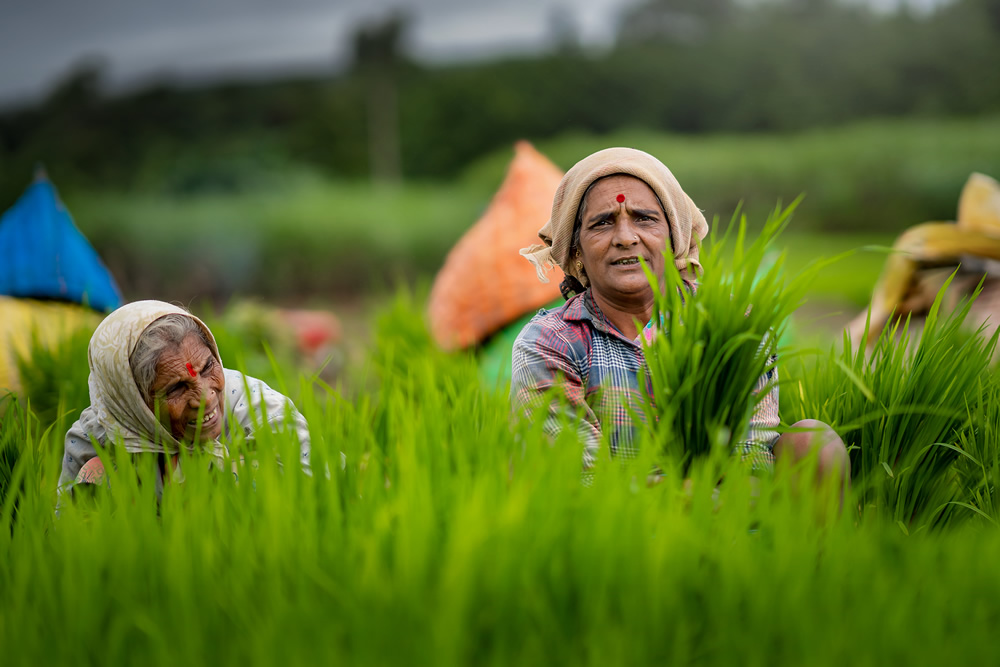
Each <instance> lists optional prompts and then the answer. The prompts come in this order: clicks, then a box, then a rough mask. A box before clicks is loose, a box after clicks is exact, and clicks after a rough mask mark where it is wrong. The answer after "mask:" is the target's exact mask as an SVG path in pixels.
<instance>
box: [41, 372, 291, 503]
mask: <svg viewBox="0 0 1000 667" xmlns="http://www.w3.org/2000/svg"><path fill="white" fill-rule="evenodd" d="M225 377H226V388H225V419H224V422H223V424H224V426H223V431H222V436H221V438H220V440H223V441H227V442H228V441H229V440H230V438H231V437H232V433H231V432H230V427H231V426H233V425H238V426H240V427H242V428H243V433H244V435H246V436H247V437H248V438H252V436H253V433H254V432H255V431H256V430H257V428H259V427H260V426H262V425H263V424H264V423H266V425H267V426H268V428H270V429H271V430H272V431H274V430H278V429H280V428H282V427H283V426H284V424H285V420H286V414H287V412H286V411H287V410H290V411H291V420H290V424H289V425H294V428H295V434H296V435H297V436H298V438H299V451H300V455H299V462H300V464H301V466H302V469H303V470H304V471H306V472H307V473H308V472H310V467H309V452H310V440H309V424H308V423H307V422H306V420H305V417H303V416H302V415H301V414H300V413H299V411H298V410H296V409H295V406H294V405H293V404H292V401H291V399H289V398H288V397H287V396H285V395H283V394H281V393H279V392H277V391H275V390H274V389H271V388H270V387H269V386H267V384H265V383H264V382H262V381H260V380H258V379H257V378H253V377H250V376H248V375H243V373H240V372H239V371H234V370H230V369H228V368H227V369H225ZM265 415H266V422H262V420H263V419H264V416H265ZM91 436H93V438H94V439H95V440H97V442H98V444H99V445H101V446H103V445H105V444H106V442H107V440H108V435H107V432H106V430H105V429H104V427H103V426H101V424H100V423H99V422H98V421H97V420H96V418H95V412H94V409H93V408H92V407H88V408H87V409H86V410H84V411H83V413H82V414H81V415H80V419H78V420H77V421H76V422H75V423H74V424H73V426H72V427H70V429H69V431H67V432H66V442H65V451H64V453H63V459H62V474H60V475H59V490H60V492H62V491H63V490H65V489H66V488H68V487H70V486H72V484H73V481H74V480H75V479H76V476H77V474H78V473H79V472H80V468H82V467H83V465H84V464H85V463H86V462H87V461H89V460H90V459H92V458H94V457H95V456H97V449H96V448H95V447H94V445H93V444H92V443H91V440H90V438H91Z"/></svg>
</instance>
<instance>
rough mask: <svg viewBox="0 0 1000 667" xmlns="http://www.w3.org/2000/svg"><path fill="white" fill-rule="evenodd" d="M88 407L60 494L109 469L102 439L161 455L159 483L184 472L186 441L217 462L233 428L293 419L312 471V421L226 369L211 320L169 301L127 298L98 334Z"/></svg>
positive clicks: (70, 439) (72, 438)
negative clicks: (100, 452) (99, 454)
mask: <svg viewBox="0 0 1000 667" xmlns="http://www.w3.org/2000/svg"><path fill="white" fill-rule="evenodd" d="M89 359H90V407H88V408H87V409H85V410H84V411H83V413H82V414H81V415H80V419H79V420H78V421H77V422H76V423H75V424H73V426H72V427H71V428H70V430H69V432H67V433H66V445H65V454H64V456H63V464H62V474H61V475H60V477H59V488H60V492H64V491H66V490H67V489H71V488H72V486H73V484H74V483H94V482H96V481H99V480H100V479H101V478H102V477H103V472H104V470H103V467H102V466H101V461H100V459H99V458H97V449H96V448H95V446H94V443H95V442H96V444H97V446H99V447H104V446H112V445H114V444H116V443H120V445H121V446H122V447H123V448H124V449H125V451H127V452H129V453H132V454H153V455H155V456H156V457H157V466H156V469H157V473H158V474H157V479H156V491H157V496H159V495H160V493H161V492H162V488H163V483H164V481H165V480H170V479H172V478H180V474H181V471H180V469H179V453H180V450H181V448H185V447H186V448H189V449H194V448H196V447H199V448H203V449H205V450H207V451H208V452H210V453H211V454H212V455H214V456H215V457H216V460H217V461H220V462H221V460H222V459H223V457H224V456H225V454H226V449H225V446H224V445H223V444H222V442H224V441H226V440H227V439H229V438H230V437H231V435H232V434H231V432H230V429H232V428H239V429H242V430H243V432H244V434H245V435H247V436H252V435H253V433H254V431H255V430H256V429H257V428H258V427H260V426H262V425H265V424H264V423H262V420H265V419H266V425H267V426H268V427H270V428H275V429H277V428H278V427H279V426H281V425H282V424H284V423H285V422H286V420H287V421H288V422H289V423H290V424H292V425H293V426H294V429H295V432H296V434H297V435H298V439H299V443H300V451H301V455H300V463H301V465H302V467H303V469H304V470H305V471H306V472H308V471H309V427H308V424H306V421H305V419H304V418H303V417H302V415H300V414H299V413H298V412H297V411H296V410H295V408H294V406H293V405H292V403H291V401H290V400H289V399H288V398H286V397H285V396H283V395H281V394H279V393H278V392H276V391H274V390H273V389H271V388H270V387H268V386H267V385H266V384H264V383H263V382H261V381H260V380H257V379H254V378H251V377H247V376H244V375H243V374H242V373H240V372H239V371H233V370H229V369H227V368H223V366H222V360H221V358H220V357H219V350H218V348H217V347H216V344H215V338H214V337H213V336H212V332H211V331H209V329H208V327H207V326H205V323H204V322H202V321H201V320H199V319H198V318H197V317H195V316H194V315H191V314H190V313H188V312H187V311H185V310H183V309H181V308H177V307H175V306H171V305H170V304H167V303H163V302H161V301H138V302H135V303H130V304H128V305H125V306H122V307H121V308H119V309H118V310H116V311H114V312H113V313H111V314H110V315H108V317H107V318H106V319H105V320H104V321H103V322H101V324H100V326H98V327H97V330H96V331H95V332H94V335H93V337H92V338H91V339H90V350H89Z"/></svg>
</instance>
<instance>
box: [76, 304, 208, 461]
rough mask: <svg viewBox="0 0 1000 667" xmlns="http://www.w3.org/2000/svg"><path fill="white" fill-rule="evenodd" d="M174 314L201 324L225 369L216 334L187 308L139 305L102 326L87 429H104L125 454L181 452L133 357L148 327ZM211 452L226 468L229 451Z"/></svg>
mask: <svg viewBox="0 0 1000 667" xmlns="http://www.w3.org/2000/svg"><path fill="white" fill-rule="evenodd" d="M172 314H180V315H184V316H186V317H190V318H191V319H192V320H194V321H195V322H197V323H198V326H200V327H201V329H202V331H203V332H204V333H205V337H206V339H207V340H208V342H209V349H211V351H212V354H213V355H215V360H216V361H217V362H218V363H219V365H220V366H221V365H222V359H221V358H220V357H219V349H218V347H217V346H216V344H215V337H214V336H213V335H212V332H211V331H210V330H209V328H208V327H207V326H205V323H204V322H202V321H201V320H200V319H198V318H197V317H195V316H194V315H192V314H191V313H189V312H187V311H186V310H184V309H183V308H178V307H177V306H172V305H170V304H169V303H164V302H162V301H136V302H134V303H130V304H126V305H124V306H122V307H121V308H119V309H118V310H116V311H114V312H113V313H111V314H110V315H108V316H107V317H106V318H105V319H104V321H103V322H101V324H100V326H98V327H97V330H96V331H94V335H93V336H92V337H91V339H90V348H89V351H88V359H89V361H90V380H89V386H90V407H91V410H90V411H87V412H85V413H84V415H83V416H82V417H81V426H82V427H83V428H84V430H85V431H86V432H87V433H88V434H89V433H96V432H97V428H96V427H101V428H103V430H104V431H105V432H106V433H107V435H108V437H109V438H110V440H111V441H114V442H117V441H120V442H121V443H122V444H123V445H124V447H125V450H126V451H128V452H132V453H138V452H159V453H165V454H177V453H179V452H180V449H181V447H182V445H181V443H179V442H178V441H177V440H176V439H175V438H174V437H173V435H172V434H171V433H170V431H169V430H167V429H166V428H164V426H163V424H161V423H160V422H159V421H158V420H157V419H156V415H155V414H153V411H152V410H150V409H149V407H148V406H147V405H146V402H145V401H144V400H143V398H142V395H141V394H140V393H139V388H138V387H137V386H136V384H135V378H134V377H133V375H132V367H131V365H130V364H129V357H130V356H131V355H132V352H133V351H134V350H135V347H136V344H137V343H138V342H139V337H140V336H141V335H142V332H143V331H144V330H145V329H146V327H148V326H149V325H150V324H152V323H153V322H154V321H156V320H158V319H160V318H161V317H164V316H166V315H172ZM88 422H89V423H88ZM189 448H192V449H193V447H189ZM205 448H206V449H207V450H209V451H211V453H212V454H213V455H214V456H215V457H216V458H217V460H218V461H220V462H221V460H222V458H223V457H224V456H225V455H226V448H225V447H224V446H223V445H221V444H220V443H219V442H218V441H215V442H213V443H208V444H206V445H205Z"/></svg>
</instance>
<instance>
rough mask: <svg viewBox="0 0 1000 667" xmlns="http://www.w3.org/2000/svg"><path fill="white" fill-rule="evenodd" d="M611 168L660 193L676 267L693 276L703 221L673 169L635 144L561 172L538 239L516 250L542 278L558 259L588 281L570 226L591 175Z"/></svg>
mask: <svg viewBox="0 0 1000 667" xmlns="http://www.w3.org/2000/svg"><path fill="white" fill-rule="evenodd" d="M615 174H625V175H627V176H634V177H636V178H638V179H639V180H641V181H643V182H645V183H646V184H647V185H648V186H649V187H650V188H652V189H653V192H655V193H656V196H657V197H659V199H660V203H661V204H663V208H664V212H665V213H666V214H667V219H668V221H669V223H670V243H671V250H672V251H673V254H674V264H675V266H677V268H678V270H679V271H681V273H682V274H684V275H685V277H690V278H693V277H694V272H695V270H697V269H700V268H701V264H699V263H698V244H699V243H700V242H701V240H702V239H703V238H705V235H706V234H707V233H708V223H707V222H705V216H704V215H703V214H702V212H701V210H699V209H698V207H697V206H695V205H694V202H693V201H691V198H690V197H688V196H687V193H685V192H684V190H683V189H681V186H680V183H678V182H677V179H676V178H674V175H673V174H672V173H671V172H670V170H669V169H667V167H666V166H665V165H664V164H663V163H662V162H660V161H659V160H657V159H656V158H655V157H653V156H652V155H650V154H649V153H644V152H643V151H640V150H636V149H634V148H606V149H604V150H601V151H597V152H596V153H594V154H592V155H589V156H587V157H585V158H584V159H582V160H580V161H579V162H577V163H576V164H575V165H574V166H573V168H572V169H570V170H569V171H568V172H566V175H565V176H564V177H563V179H562V182H561V183H560V184H559V188H558V189H557V190H556V194H555V198H554V199H553V201H552V215H551V217H550V218H549V221H548V222H546V223H545V226H543V227H542V228H541V229H540V230H539V231H538V236H539V238H541V239H542V243H541V244H536V245H533V246H531V247H528V248H522V249H521V255H523V256H524V257H525V258H527V260H528V261H529V262H531V263H532V264H534V266H535V271H536V272H537V274H538V279H539V280H541V281H542V282H543V283H547V282H548V281H549V279H548V277H547V276H546V275H545V273H546V271H547V270H548V269H551V268H552V267H553V265H558V266H559V267H560V268H562V270H563V272H564V273H567V274H569V275H572V276H574V277H575V278H576V279H577V280H579V281H580V282H581V283H582V284H583V285H584V286H585V287H586V286H587V285H588V280H587V276H586V274H585V273H584V272H583V271H582V270H580V269H578V268H577V267H576V262H574V261H572V260H573V258H572V257H571V256H570V255H571V253H572V250H573V249H572V247H571V246H572V243H573V227H574V225H575V224H576V217H577V211H578V210H579V208H580V204H581V203H582V199H583V195H584V193H585V192H586V191H587V188H589V187H590V186H591V184H592V183H593V182H594V181H596V180H598V179H600V178H604V177H605V176H613V175H615Z"/></svg>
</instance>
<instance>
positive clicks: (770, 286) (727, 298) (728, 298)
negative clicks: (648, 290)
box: [646, 201, 815, 467]
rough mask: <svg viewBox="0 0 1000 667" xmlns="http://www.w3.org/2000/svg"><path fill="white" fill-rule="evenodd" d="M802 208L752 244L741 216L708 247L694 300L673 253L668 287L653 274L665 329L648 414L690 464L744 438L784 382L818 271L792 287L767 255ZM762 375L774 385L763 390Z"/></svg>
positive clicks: (664, 440) (770, 224)
mask: <svg viewBox="0 0 1000 667" xmlns="http://www.w3.org/2000/svg"><path fill="white" fill-rule="evenodd" d="M797 203H798V202H797V201H796V202H794V203H793V204H792V205H791V206H789V207H788V208H785V209H783V210H782V209H781V208H780V207H779V208H777V209H775V210H774V211H773V212H772V214H771V215H770V216H769V218H768V220H767V222H766V224H765V226H764V230H763V232H762V233H761V234H760V235H759V236H757V237H756V239H755V240H753V241H752V242H750V241H748V240H747V238H746V233H747V220H746V216H740V215H739V214H738V213H737V214H736V215H734V217H733V220H732V221H731V222H730V225H729V227H728V228H727V230H726V233H725V234H724V235H723V236H722V237H721V238H716V237H714V235H713V237H712V238H711V239H710V241H709V243H708V244H707V245H706V246H705V248H704V249H703V257H702V259H701V263H702V266H703V267H704V271H703V274H702V277H701V278H700V280H699V283H698V287H697V290H696V291H695V292H694V293H693V294H692V293H691V292H690V291H689V289H688V288H687V287H686V286H685V283H684V281H683V279H682V277H681V274H680V273H679V272H678V271H677V269H676V268H675V267H674V265H673V262H672V261H671V258H670V257H669V256H668V257H667V261H666V262H665V264H666V269H667V270H666V280H665V284H664V286H663V287H661V286H660V284H659V281H658V280H657V279H656V278H655V277H654V276H653V275H652V274H651V273H649V271H648V269H647V277H648V278H649V279H650V283H651V285H652V286H653V291H654V295H655V299H656V305H655V309H654V313H653V321H654V322H656V323H658V324H659V331H658V335H656V336H655V337H654V338H653V339H652V341H651V342H650V343H649V344H648V345H647V347H646V359H647V362H648V366H649V370H648V381H649V386H650V387H651V388H652V396H651V397H647V400H646V414H653V415H656V419H655V420H647V421H646V431H647V435H648V436H649V437H650V438H652V439H653V441H654V442H657V443H660V444H661V446H662V447H663V448H664V449H665V451H666V453H667V454H668V455H670V456H672V457H674V458H675V459H678V460H680V461H685V463H684V464H683V465H682V467H686V466H687V462H688V461H690V459H691V458H693V457H697V456H704V455H707V454H709V453H710V452H712V451H716V450H722V451H723V452H726V453H728V452H730V451H732V450H733V449H734V448H735V447H737V445H738V443H740V442H742V441H744V440H745V439H746V437H747V428H748V424H749V422H750V418H751V416H752V414H753V411H754V408H755V407H756V404H757V403H758V402H759V401H760V400H761V399H762V398H764V396H765V395H766V393H767V392H768V391H769V390H770V389H771V388H773V386H774V385H775V383H776V382H777V353H778V349H777V348H778V341H779V340H780V339H781V337H782V335H783V333H784V329H785V327H786V326H787V325H788V322H789V320H790V318H791V315H792V313H793V312H794V311H795V309H796V308H797V307H798V305H799V303H800V301H801V299H802V295H803V293H804V286H805V285H806V284H807V281H808V277H809V275H811V274H812V273H814V272H815V270H814V269H813V270H811V271H806V272H803V273H802V274H800V275H799V276H797V277H796V278H794V279H793V280H791V281H788V280H787V279H786V277H785V274H784V272H783V266H784V256H783V255H781V256H778V257H777V258H776V259H774V260H773V261H768V262H767V263H766V262H765V259H766V258H767V257H768V251H769V249H770V248H772V247H773V245H774V241H775V239H776V238H777V236H778V234H780V232H781V231H782V229H783V228H784V227H785V226H786V225H787V224H788V221H789V219H790V216H791V213H792V212H793V211H794V209H795V206H796V204H797ZM729 243H732V248H730V247H729ZM767 264H769V265H767ZM762 377H767V378H768V384H767V386H766V387H764V388H763V389H762V390H761V391H759V392H758V391H757V388H758V383H759V382H760V380H761V378H762Z"/></svg>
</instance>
